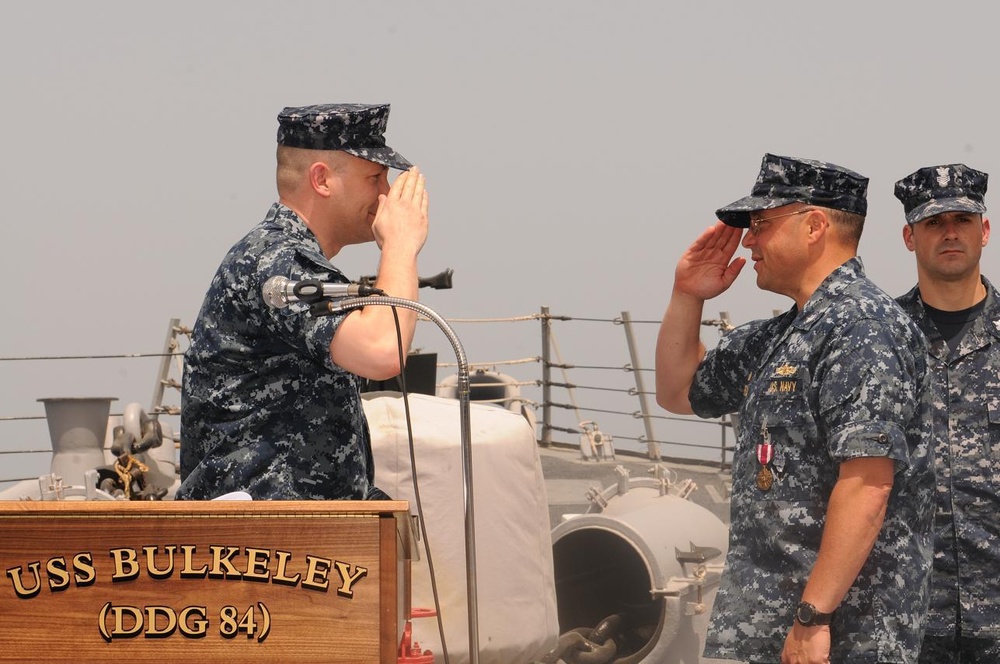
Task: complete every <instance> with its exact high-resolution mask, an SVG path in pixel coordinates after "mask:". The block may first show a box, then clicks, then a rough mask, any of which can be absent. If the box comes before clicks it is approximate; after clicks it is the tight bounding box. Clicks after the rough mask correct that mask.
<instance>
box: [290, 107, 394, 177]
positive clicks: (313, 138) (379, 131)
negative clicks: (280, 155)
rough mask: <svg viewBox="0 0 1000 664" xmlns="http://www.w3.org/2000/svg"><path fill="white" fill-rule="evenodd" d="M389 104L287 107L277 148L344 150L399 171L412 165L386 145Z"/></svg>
mask: <svg viewBox="0 0 1000 664" xmlns="http://www.w3.org/2000/svg"><path fill="white" fill-rule="evenodd" d="M388 123H389V104H317V105H314V106H299V107H288V108H284V109H282V111H281V113H279V114H278V145H287V146H288V147H293V148H304V149H306V150H341V151H343V152H346V153H348V154H353V155H354V156H355V157H361V158H362V159H367V160H368V161H373V162H375V163H376V164H382V165H383V166H388V167H389V168H398V169H400V170H403V171H405V170H407V169H409V168H410V167H411V166H412V164H411V163H410V162H409V161H407V160H406V158H404V157H403V156H402V155H401V154H399V153H398V152H396V151H395V150H393V149H392V148H391V147H389V146H388V145H386V144H385V128H386V125H387V124H388Z"/></svg>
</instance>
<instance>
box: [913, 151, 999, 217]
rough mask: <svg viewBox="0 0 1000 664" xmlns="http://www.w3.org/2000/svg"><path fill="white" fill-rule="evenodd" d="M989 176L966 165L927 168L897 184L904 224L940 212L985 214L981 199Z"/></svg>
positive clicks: (984, 193) (984, 205)
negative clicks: (904, 218) (904, 216)
mask: <svg viewBox="0 0 1000 664" xmlns="http://www.w3.org/2000/svg"><path fill="white" fill-rule="evenodd" d="M988 179H989V175H987V174H986V173H983V172H982V171H977V170H976V169H974V168H969V167H968V166H966V165H965V164H944V165H943V166H927V167H925V168H921V169H918V170H917V171H915V172H913V173H910V174H909V175H907V176H906V177H905V178H903V179H902V180H900V181H899V182H897V183H896V187H895V194H896V198H898V199H899V200H900V201H901V202H902V203H903V211H904V212H905V213H906V223H908V224H915V223H917V222H919V221H923V220H924V219H926V218H927V217H933V216H934V215H936V214H941V213H942V212H976V213H979V214H983V213H984V212H986V204H985V203H984V202H983V198H984V196H985V195H986V181H987V180H988Z"/></svg>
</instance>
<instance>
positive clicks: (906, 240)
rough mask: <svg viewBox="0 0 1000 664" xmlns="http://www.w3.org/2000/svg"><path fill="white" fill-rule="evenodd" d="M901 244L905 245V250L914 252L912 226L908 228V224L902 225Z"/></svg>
mask: <svg viewBox="0 0 1000 664" xmlns="http://www.w3.org/2000/svg"><path fill="white" fill-rule="evenodd" d="M903 244H905V245H906V248H907V249H909V250H910V251H913V250H914V246H913V226H910V225H909V224H903Z"/></svg>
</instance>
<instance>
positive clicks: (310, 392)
mask: <svg viewBox="0 0 1000 664" xmlns="http://www.w3.org/2000/svg"><path fill="white" fill-rule="evenodd" d="M274 275H282V276H286V277H288V278H289V279H292V280H300V279H309V278H316V279H320V280H323V281H330V282H340V283H347V282H348V280H347V278H346V277H345V276H344V275H343V274H341V272H340V271H339V270H337V269H336V268H335V267H334V266H333V265H331V264H330V262H329V261H328V260H327V259H326V257H325V256H324V255H323V252H322V251H321V250H320V246H319V242H318V241H317V240H316V237H315V236H314V235H313V234H312V231H310V230H309V229H308V228H307V227H306V225H305V224H304V223H303V222H302V220H301V219H299V218H298V216H296V214H295V213H294V212H293V211H292V210H290V209H288V208H287V207H285V206H284V205H281V204H278V203H275V204H274V205H273V206H272V207H271V209H270V211H269V212H268V214H267V217H266V218H265V219H264V220H263V221H262V222H261V223H260V224H258V225H257V226H256V227H255V228H254V229H253V230H251V231H250V232H249V233H248V234H247V235H246V236H245V237H244V238H243V239H242V240H240V241H239V242H238V243H237V244H236V245H235V246H234V247H233V248H232V249H231V250H230V251H229V253H228V254H227V255H226V258H225V259H224V260H223V262H222V264H221V265H220V266H219V269H218V271H217V272H216V274H215V277H214V278H213V279H212V284H211V287H210V288H209V291H208V294H207V295H206V297H205V301H204V304H203V305H202V309H201V312H200V313H199V314H198V319H197V322H196V324H195V327H194V330H193V335H192V343H191V347H190V348H189V349H188V351H187V353H186V355H185V364H184V390H183V393H182V410H181V426H182V431H183V437H184V441H183V444H182V446H181V477H182V478H183V481H182V483H181V486H180V488H179V489H178V491H177V497H178V498H180V499H211V498H214V497H216V496H218V495H220V494H223V493H227V492H230V491H237V490H239V491H246V492H248V493H249V494H250V495H251V496H253V497H254V498H255V499H363V498H365V497H366V495H367V494H368V492H369V490H370V488H371V486H372V477H373V466H372V455H371V444H370V441H369V434H368V425H367V421H366V420H365V414H364V411H363V410H362V407H361V399H360V395H359V387H360V385H359V381H360V380H361V379H360V378H359V377H358V376H356V375H354V374H352V373H350V372H349V371H345V370H344V369H342V368H340V367H338V366H336V365H335V364H333V362H332V360H331V358H330V342H331V341H332V340H333V335H334V333H335V332H336V330H337V326H338V325H339V324H340V322H341V321H342V320H343V318H344V315H345V314H341V315H336V316H326V317H314V316H311V315H309V314H308V313H307V312H306V311H304V310H305V309H306V305H304V304H301V303H296V304H292V305H290V306H288V307H287V308H284V309H275V308H271V307H269V306H267V305H266V304H265V302H264V299H263V297H262V295H261V287H262V286H263V284H264V282H265V281H267V279H268V278H270V277H272V276H274Z"/></svg>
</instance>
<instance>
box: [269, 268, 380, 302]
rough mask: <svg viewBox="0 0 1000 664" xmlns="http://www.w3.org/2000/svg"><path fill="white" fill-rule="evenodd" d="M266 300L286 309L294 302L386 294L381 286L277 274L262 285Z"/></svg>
mask: <svg viewBox="0 0 1000 664" xmlns="http://www.w3.org/2000/svg"><path fill="white" fill-rule="evenodd" d="M260 290H261V295H263V296H264V302H266V303H267V306H269V307H271V308H272V309H284V308H285V307H287V306H288V305H289V304H291V303H292V302H299V301H302V302H308V303H310V304H311V303H315V302H319V301H321V300H324V299H328V298H340V297H365V296H368V295H385V293H383V292H382V290H381V289H380V288H375V287H374V286H361V285H358V284H334V283H329V282H326V281H320V280H318V279H306V280H303V281H291V280H290V279H288V277H282V276H281V275H275V276H273V277H271V278H270V279H268V280H267V281H266V282H264V285H263V286H262V287H261V289H260Z"/></svg>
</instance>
